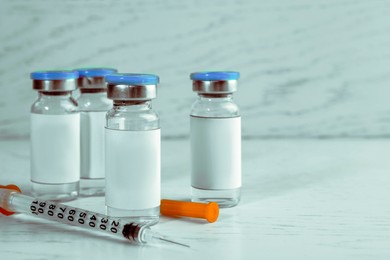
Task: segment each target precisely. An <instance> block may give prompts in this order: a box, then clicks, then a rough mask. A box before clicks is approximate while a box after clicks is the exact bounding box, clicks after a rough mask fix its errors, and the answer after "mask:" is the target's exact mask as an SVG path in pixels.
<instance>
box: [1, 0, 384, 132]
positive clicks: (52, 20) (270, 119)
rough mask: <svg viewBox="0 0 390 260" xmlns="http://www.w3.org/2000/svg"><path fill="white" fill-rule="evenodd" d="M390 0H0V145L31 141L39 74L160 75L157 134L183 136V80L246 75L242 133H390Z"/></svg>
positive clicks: (186, 101)
mask: <svg viewBox="0 0 390 260" xmlns="http://www.w3.org/2000/svg"><path fill="white" fill-rule="evenodd" d="M389 13H390V1H388V0H375V1H365V0H360V1H359V0H316V1H311V0H294V1H286V0H275V1H265V0H261V1H257V0H248V1H206V0H204V1H185V2H178V1H157V0H153V1H124V0H120V1H113V0H107V1H88V0H81V1H59V0H56V1H27V0H15V1H6V0H1V1H0V84H1V85H0V86H1V87H0V89H1V94H0V138H2V139H5V138H23V137H28V134H29V131H28V129H29V126H28V117H29V107H30V105H31V103H32V102H33V101H34V99H35V97H36V93H34V92H33V91H32V90H31V81H30V80H29V73H30V72H31V71H33V70H38V69H58V68H75V67H84V66H111V67H116V68H118V69H119V70H120V71H121V72H149V73H156V74H158V75H159V76H160V77H161V88H160V91H159V94H158V95H159V97H158V100H156V102H154V107H155V109H156V110H157V111H158V112H159V114H160V115H161V119H162V121H161V122H162V129H163V130H162V131H163V135H164V136H165V137H173V138H175V137H179V136H186V135H188V125H189V124H188V123H189V120H188V113H189V110H190V107H191V104H192V102H193V101H194V99H195V96H196V95H195V94H194V93H192V91H191V82H190V81H189V78H188V75H189V73H191V72H193V71H200V70H225V69H230V70H238V71H240V72H241V73H242V78H241V80H240V85H239V91H238V93H237V94H236V100H237V102H238V103H239V105H240V107H241V110H242V114H243V134H244V136H247V137H318V136H322V137H340V136H354V137H378V136H388V135H389V132H390V108H389V105H388V104H389V101H388V100H389V98H390V97H389V90H388V88H389V86H390V69H389V68H390V48H389V46H390V33H389V31H390V15H389Z"/></svg>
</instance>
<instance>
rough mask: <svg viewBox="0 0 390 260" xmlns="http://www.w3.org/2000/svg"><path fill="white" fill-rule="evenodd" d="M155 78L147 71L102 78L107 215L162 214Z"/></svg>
mask: <svg viewBox="0 0 390 260" xmlns="http://www.w3.org/2000/svg"><path fill="white" fill-rule="evenodd" d="M158 81H159V78H158V77H157V76H155V75H150V74H112V75H108V76H106V82H107V96H108V98H110V99H112V100H113V102H114V106H113V108H112V109H111V110H110V111H108V113H107V125H106V129H105V149H106V206H107V214H108V215H109V216H113V217H122V218H128V219H129V220H131V221H145V222H148V223H150V224H155V223H157V222H158V220H159V215H160V186H161V184H160V178H161V177H160V167H161V166H160V164H161V163H160V149H161V148H160V145H161V144H160V143H161V141H160V125H159V118H158V115H157V114H156V113H155V112H154V111H153V110H152V104H151V100H152V99H154V98H156V91H157V84H158Z"/></svg>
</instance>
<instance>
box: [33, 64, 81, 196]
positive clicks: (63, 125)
mask: <svg viewBox="0 0 390 260" xmlns="http://www.w3.org/2000/svg"><path fill="white" fill-rule="evenodd" d="M30 76H31V79H32V83H33V89H34V90H36V91H38V98H37V100H36V101H35V102H34V103H33V104H32V106H31V113H30V135H31V182H32V193H33V194H34V196H37V197H40V198H44V199H49V200H58V201H66V200H72V199H75V198H76V197H77V196H78V192H79V180H80V113H79V112H78V108H77V102H76V101H75V100H74V99H73V97H72V91H73V90H75V89H76V87H77V78H78V73H77V72H75V71H36V72H32V73H31V75H30Z"/></svg>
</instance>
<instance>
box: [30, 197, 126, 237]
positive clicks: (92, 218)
mask: <svg viewBox="0 0 390 260" xmlns="http://www.w3.org/2000/svg"><path fill="white" fill-rule="evenodd" d="M30 211H31V214H33V215H42V216H44V217H45V218H48V219H52V218H56V219H57V221H59V222H66V223H67V224H68V223H69V224H72V225H75V226H89V227H90V228H91V229H94V228H100V229H101V230H106V231H108V232H111V233H114V234H116V233H118V227H119V221H118V220H112V221H111V220H110V219H108V218H107V217H101V216H99V214H92V213H90V212H88V211H80V210H79V209H77V208H73V207H68V206H64V205H61V206H57V205H55V204H53V203H51V202H50V201H39V200H34V201H33V202H32V203H31V205H30ZM109 222H111V223H109Z"/></svg>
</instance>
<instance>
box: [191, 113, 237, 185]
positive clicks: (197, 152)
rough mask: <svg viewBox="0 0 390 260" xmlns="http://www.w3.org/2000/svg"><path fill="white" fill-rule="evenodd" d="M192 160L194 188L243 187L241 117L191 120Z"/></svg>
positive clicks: (192, 183)
mask: <svg viewBox="0 0 390 260" xmlns="http://www.w3.org/2000/svg"><path fill="white" fill-rule="evenodd" d="M191 157H192V172H191V185H192V187H194V188H198V189H234V188H239V187H241V117H234V118H204V117H194V116H191Z"/></svg>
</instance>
